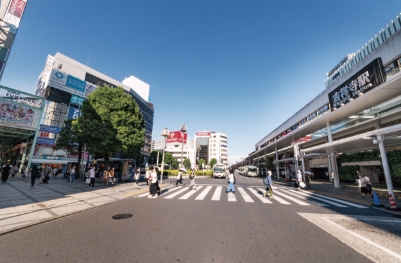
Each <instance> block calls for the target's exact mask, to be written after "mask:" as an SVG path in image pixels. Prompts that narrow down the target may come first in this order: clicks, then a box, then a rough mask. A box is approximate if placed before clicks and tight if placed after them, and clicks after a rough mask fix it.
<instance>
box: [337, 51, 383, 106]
mask: <svg viewBox="0 0 401 263" xmlns="http://www.w3.org/2000/svg"><path fill="white" fill-rule="evenodd" d="M385 81H386V75H385V72H384V68H383V62H382V59H381V58H376V59H375V60H373V61H372V62H370V63H369V65H367V66H365V67H364V68H363V69H361V70H360V71H358V72H357V73H356V74H355V75H353V76H352V77H350V78H349V79H348V80H347V81H345V82H343V83H342V84H341V85H339V86H338V87H337V88H336V89H334V90H333V91H332V92H330V93H329V101H330V106H331V110H332V111H333V110H336V109H338V108H340V107H342V106H344V105H345V104H347V103H348V102H350V101H352V100H354V99H355V98H358V97H359V96H360V95H363V94H364V93H366V92H369V91H370V90H372V89H374V88H376V87H377V86H379V85H380V84H382V83H384V82H385Z"/></svg>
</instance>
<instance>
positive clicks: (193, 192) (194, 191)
mask: <svg viewBox="0 0 401 263" xmlns="http://www.w3.org/2000/svg"><path fill="white" fill-rule="evenodd" d="M202 187H203V186H198V188H196V190H189V192H188V193H187V194H185V195H183V196H181V197H180V198H179V199H182V200H185V199H188V198H189V197H190V196H191V195H193V194H195V193H196V192H197V191H198V190H199V189H201V188H202Z"/></svg>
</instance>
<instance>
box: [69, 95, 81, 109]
mask: <svg viewBox="0 0 401 263" xmlns="http://www.w3.org/2000/svg"><path fill="white" fill-rule="evenodd" d="M84 100H85V98H82V97H79V96H76V95H72V96H71V101H70V103H71V104H75V105H78V106H82V102H83V101H84Z"/></svg>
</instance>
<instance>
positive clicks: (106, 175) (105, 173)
mask: <svg viewBox="0 0 401 263" xmlns="http://www.w3.org/2000/svg"><path fill="white" fill-rule="evenodd" d="M109 177H110V166H109V167H107V169H104V171H103V182H104V184H105V185H109Z"/></svg>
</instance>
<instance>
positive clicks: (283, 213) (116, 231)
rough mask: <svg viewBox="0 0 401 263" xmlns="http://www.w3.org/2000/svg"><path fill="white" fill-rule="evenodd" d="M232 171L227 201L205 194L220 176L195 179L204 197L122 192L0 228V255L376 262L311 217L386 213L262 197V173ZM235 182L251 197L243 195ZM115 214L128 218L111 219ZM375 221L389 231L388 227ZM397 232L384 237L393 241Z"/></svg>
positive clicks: (15, 258) (9, 258)
mask: <svg viewBox="0 0 401 263" xmlns="http://www.w3.org/2000/svg"><path fill="white" fill-rule="evenodd" d="M236 177H237V184H236V187H237V188H236V193H235V198H236V201H233V202H230V201H229V200H228V199H227V198H228V197H227V196H226V195H227V194H226V193H224V191H223V192H222V193H221V199H220V200H219V201H213V200H212V197H213V195H214V189H216V188H217V187H218V186H222V187H223V188H222V189H223V190H224V187H225V186H226V180H224V179H198V180H197V183H198V185H199V186H202V188H200V189H198V190H196V192H198V193H201V192H202V191H204V190H205V189H206V188H207V186H211V189H210V191H209V192H208V193H207V194H206V195H205V197H204V199H203V200H195V199H196V198H197V196H198V193H196V194H194V195H192V196H190V197H188V198H187V199H179V197H180V196H183V195H184V194H187V193H188V192H189V191H188V190H185V192H183V193H182V194H181V195H177V196H176V197H175V198H171V199H166V198H163V197H166V196H168V194H169V193H171V194H172V193H177V192H179V191H181V189H179V190H178V189H175V187H174V188H171V189H170V192H164V193H163V195H162V196H160V197H158V198H155V199H150V198H146V197H142V198H139V197H132V198H127V199H125V200H122V201H118V202H115V203H112V204H109V205H106V206H103V207H99V208H96V209H92V210H89V211H86V212H82V213H79V214H75V215H71V216H67V217H64V218H61V219H57V220H53V221H50V222H46V223H43V224H39V225H36V226H32V227H28V228H25V229H22V230H18V231H16V232H12V233H8V234H5V235H2V236H0V247H1V256H0V262H372V261H377V262H380V258H379V260H378V259H377V258H376V259H375V258H374V257H372V256H369V258H368V257H365V255H366V254H365V251H364V250H363V247H366V246H365V244H364V243H362V244H361V243H360V242H359V241H358V242H354V243H355V244H353V243H352V241H350V242H351V243H348V241H347V238H348V237H347V236H349V235H345V236H341V235H340V234H341V233H340V232H338V231H337V230H333V231H331V230H328V229H325V228H329V227H327V226H324V225H322V224H323V223H322V224H321V222H319V221H318V219H319V220H320V219H322V220H321V221H322V222H323V221H324V222H326V221H327V222H329V223H330V222H334V221H335V222H336V224H341V222H342V221H344V220H343V218H338V217H339V216H353V215H359V216H361V218H362V217H363V218H364V217H366V216H369V217H372V218H376V217H377V218H379V219H380V218H389V217H391V216H390V215H389V214H386V213H382V212H380V211H376V210H372V209H369V208H367V209H357V208H353V207H348V206H347V207H336V206H332V205H328V206H319V205H316V204H315V203H312V202H309V201H311V200H308V199H307V198H304V199H297V200H301V201H305V202H307V203H308V205H299V204H297V203H294V202H291V203H290V204H289V205H284V204H280V203H278V202H277V201H276V200H274V199H273V200H272V201H273V203H272V204H265V203H262V202H261V201H260V199H258V198H256V197H255V195H254V196H252V195H251V193H253V192H252V190H249V189H255V190H256V189H257V188H258V186H259V187H263V185H262V182H261V179H253V178H243V177H241V176H239V175H237V176H236ZM184 181H186V183H188V179H186V180H184ZM239 187H240V188H242V189H244V191H245V190H246V191H247V193H249V194H250V197H251V199H252V201H253V202H251V201H249V200H248V201H246V199H245V198H244V197H243V195H242V194H241V193H240V192H239V191H240V188H239ZM252 187H254V188H252ZM278 187H279V189H278V190H279V191H280V192H282V193H284V188H283V190H281V188H280V187H281V186H278ZM173 189H174V190H173ZM276 196H277V197H279V196H278V195H275V197H276ZM293 196H294V197H295V195H293ZM312 201H313V200H312ZM315 201H316V200H315ZM317 203H319V202H317ZM121 213H131V214H133V217H131V218H129V219H124V220H114V219H112V216H113V215H116V214H121ZM320 215H322V216H320ZM323 215H324V216H323ZM331 216H333V218H334V217H335V219H332V220H331V219H330V217H331ZM323 219H324V220H323ZM347 219H349V218H347ZM358 220H359V221H356V222H357V223H356V225H355V224H354V225H352V224H351V226H350V227H351V228H353V229H354V231H356V230H355V229H356V228H358V225H362V224H365V223H366V222H368V221H363V219H358ZM394 220H395V221H394V222H396V224H398V223H397V222H398V221H397V220H398V219H395V218H394ZM384 221H385V220H384ZM384 221H383V222H384ZM387 221H392V220H387ZM387 221H385V222H387ZM347 222H351V221H349V220H348V221H347ZM352 222H354V221H352ZM369 222H370V221H369ZM369 222H368V223H369ZM369 224H370V223H369ZM371 225H372V224H371ZM376 227H377V229H378V230H381V231H384V232H385V233H387V234H389V231H390V230H389V229H386V228H385V227H382V228H381V226H376ZM324 229H325V230H324ZM336 231H337V232H338V233H340V234H339V235H337V232H336ZM360 235H364V234H363V233H362V234H361V232H360ZM389 235H390V234H389ZM400 235H401V233H395V235H394V234H391V236H390V237H389V238H394V239H395V242H396V241H397V238H398V239H399V236H400ZM364 242H365V241H364ZM398 244H399V242H398ZM358 246H361V248H359V247H358ZM390 250H391V251H393V250H396V247H395V248H390ZM398 251H399V250H398ZM393 256H394V255H393ZM395 257H396V256H395ZM371 259H372V260H371ZM390 259H391V258H390ZM383 262H385V261H383ZM392 262H396V261H392Z"/></svg>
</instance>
